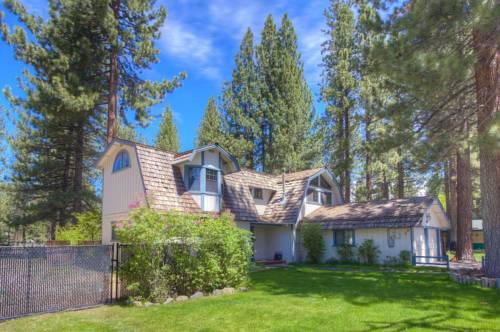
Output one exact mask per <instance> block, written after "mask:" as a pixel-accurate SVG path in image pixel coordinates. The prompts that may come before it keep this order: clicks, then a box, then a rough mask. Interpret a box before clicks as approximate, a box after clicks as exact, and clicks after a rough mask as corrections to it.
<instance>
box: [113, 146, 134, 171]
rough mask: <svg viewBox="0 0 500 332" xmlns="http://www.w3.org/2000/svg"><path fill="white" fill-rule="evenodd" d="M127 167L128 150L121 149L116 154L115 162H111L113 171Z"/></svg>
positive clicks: (128, 164)
mask: <svg viewBox="0 0 500 332" xmlns="http://www.w3.org/2000/svg"><path fill="white" fill-rule="evenodd" d="M127 167H130V159H129V157H128V152H127V151H125V150H122V151H120V152H119V153H118V154H117V155H116V158H115V162H114V163H113V173H114V172H117V171H119V170H121V169H124V168H127Z"/></svg>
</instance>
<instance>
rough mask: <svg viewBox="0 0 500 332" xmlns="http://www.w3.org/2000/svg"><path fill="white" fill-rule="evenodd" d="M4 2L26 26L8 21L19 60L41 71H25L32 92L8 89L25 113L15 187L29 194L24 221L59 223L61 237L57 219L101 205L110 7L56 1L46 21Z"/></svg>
mask: <svg viewBox="0 0 500 332" xmlns="http://www.w3.org/2000/svg"><path fill="white" fill-rule="evenodd" d="M4 5H5V7H6V8H7V9H8V10H10V11H11V12H12V13H14V14H15V15H16V16H18V18H19V20H20V21H21V22H22V23H23V25H24V28H22V27H16V29H15V31H14V32H13V33H11V32H10V31H9V29H8V27H7V25H6V24H5V23H3V22H1V23H2V24H1V27H2V29H1V33H2V36H3V38H4V40H5V41H6V42H7V43H9V44H11V45H12V46H13V47H14V50H15V55H16V58H17V59H20V60H22V61H24V62H25V63H26V64H28V65H31V66H32V68H33V70H32V71H31V72H29V71H25V72H24V77H25V83H24V84H23V85H22V88H23V89H24V92H25V95H26V97H16V96H13V95H12V94H11V93H10V90H8V89H7V90H6V95H7V98H8V99H9V100H10V101H11V103H12V104H13V106H14V107H16V109H18V110H20V111H24V112H21V113H20V115H19V118H20V121H19V124H18V135H16V139H15V140H14V141H13V143H14V144H13V150H14V152H15V156H16V161H15V163H14V167H13V168H14V169H13V182H14V188H15V190H16V191H17V193H18V194H19V196H20V197H21V198H23V199H18V200H16V202H18V204H26V205H27V207H26V208H25V209H24V207H22V206H21V207H20V209H22V210H23V218H20V221H19V222H20V223H31V222H35V221H43V220H51V221H52V223H53V224H52V232H51V234H52V235H53V234H54V230H55V225H54V223H64V222H66V221H67V220H68V218H71V216H72V214H73V212H80V211H83V210H85V209H87V208H89V207H90V206H93V205H94V204H95V192H94V190H93V188H92V186H91V185H90V184H91V183H92V182H93V179H94V177H95V175H96V173H95V171H94V167H93V160H94V158H95V157H96V155H97V149H98V144H99V142H100V137H99V132H100V131H101V123H102V111H101V108H100V107H99V101H100V100H101V96H100V95H101V92H102V91H103V89H104V87H105V85H104V82H103V81H102V80H99V75H100V73H101V71H102V68H101V66H100V65H99V64H100V63H101V62H102V61H104V59H105V55H106V50H105V48H104V47H100V45H101V44H100V40H99V36H98V34H96V33H95V30H99V29H100V24H101V23H102V20H103V17H102V12H103V10H105V6H106V5H105V4H102V3H97V2H92V1H83V0H82V1H55V0H53V1H51V2H50V3H49V5H50V11H49V18H48V20H46V21H44V20H43V19H41V18H39V17H35V16H33V15H31V14H29V13H28V12H27V11H26V10H25V9H24V7H23V6H22V5H21V4H20V3H19V2H16V1H8V0H6V1H4ZM28 34H29V35H30V36H31V37H30V38H28V37H27V35H28ZM91 45H93V46H94V47H91ZM28 202H29V203H28ZM21 219H23V220H21ZM73 220H74V219H73Z"/></svg>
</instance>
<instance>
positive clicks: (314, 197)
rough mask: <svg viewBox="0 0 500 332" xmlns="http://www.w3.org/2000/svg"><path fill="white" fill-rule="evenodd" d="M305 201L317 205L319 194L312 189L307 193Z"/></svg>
mask: <svg viewBox="0 0 500 332" xmlns="http://www.w3.org/2000/svg"><path fill="white" fill-rule="evenodd" d="M307 201H308V202H309V203H319V193H318V192H317V191H316V190H314V189H309V190H308V191H307Z"/></svg>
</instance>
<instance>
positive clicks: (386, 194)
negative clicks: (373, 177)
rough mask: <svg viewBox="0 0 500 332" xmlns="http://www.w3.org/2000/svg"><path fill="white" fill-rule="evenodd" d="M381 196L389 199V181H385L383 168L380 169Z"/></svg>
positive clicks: (385, 176)
mask: <svg viewBox="0 0 500 332" xmlns="http://www.w3.org/2000/svg"><path fill="white" fill-rule="evenodd" d="M382 198H383V199H389V183H388V182H387V175H386V174H385V170H383V171H382Z"/></svg>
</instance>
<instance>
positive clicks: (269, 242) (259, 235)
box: [250, 223, 294, 264]
mask: <svg viewBox="0 0 500 332" xmlns="http://www.w3.org/2000/svg"><path fill="white" fill-rule="evenodd" d="M250 230H251V232H252V233H253V238H254V242H253V253H254V256H253V257H254V260H255V261H261V262H263V263H264V264H286V263H287V262H292V261H294V257H293V246H294V234H293V225H290V224H285V225H283V224H278V225H277V224H270V223H268V224H264V223H254V224H252V225H251V227H250Z"/></svg>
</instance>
